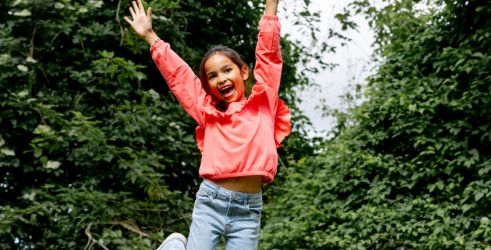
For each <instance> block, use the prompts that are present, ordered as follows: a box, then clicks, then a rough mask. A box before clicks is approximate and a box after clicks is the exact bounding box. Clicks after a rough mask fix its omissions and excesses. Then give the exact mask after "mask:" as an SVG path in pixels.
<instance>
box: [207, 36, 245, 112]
mask: <svg viewBox="0 0 491 250" xmlns="http://www.w3.org/2000/svg"><path fill="white" fill-rule="evenodd" d="M215 54H221V55H224V56H226V57H228V58H229V59H230V60H232V62H233V63H235V64H236V65H237V66H238V67H239V69H242V67H243V66H246V67H247V70H249V66H248V65H247V64H246V63H245V62H244V60H243V59H242V57H241V56H240V55H239V53H237V51H235V50H233V49H231V48H229V47H227V46H223V45H216V46H213V47H212V48H211V49H210V50H208V51H207V52H206V53H205V55H204V56H203V59H201V64H200V66H199V78H200V80H201V85H202V86H203V89H205V91H206V93H208V94H209V95H211V96H212V97H213V99H214V100H215V107H216V108H217V109H218V110H221V111H225V110H226V109H227V106H228V105H227V103H226V102H225V101H221V100H217V99H216V98H215V96H214V95H213V94H212V93H211V90H210V85H209V84H208V78H207V77H206V70H205V63H206V61H208V59H210V57H211V56H213V55H215ZM249 75H250V74H249ZM249 79H251V77H249ZM249 79H247V80H249ZM244 85H245V86H244V87H245V89H246V94H247V93H249V92H250V90H249V88H250V87H252V86H248V85H251V84H247V83H246V82H244Z"/></svg>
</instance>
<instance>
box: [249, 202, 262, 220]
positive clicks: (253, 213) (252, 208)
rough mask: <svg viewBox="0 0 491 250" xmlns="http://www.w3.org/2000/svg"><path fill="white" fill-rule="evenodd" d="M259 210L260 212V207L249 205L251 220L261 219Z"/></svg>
mask: <svg viewBox="0 0 491 250" xmlns="http://www.w3.org/2000/svg"><path fill="white" fill-rule="evenodd" d="M261 210H262V206H261V205H249V214H250V215H251V216H252V217H253V218H261Z"/></svg>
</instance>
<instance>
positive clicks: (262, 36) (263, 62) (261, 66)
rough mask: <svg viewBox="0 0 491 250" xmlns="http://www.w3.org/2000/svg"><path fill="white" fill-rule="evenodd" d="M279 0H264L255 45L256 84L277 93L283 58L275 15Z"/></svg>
mask: <svg viewBox="0 0 491 250" xmlns="http://www.w3.org/2000/svg"><path fill="white" fill-rule="evenodd" d="M278 1H279V0H266V9H265V11H264V16H263V17H262V18H261V20H260V21H259V34H258V38H257V45H256V66H255V67H254V78H255V79H256V84H258V85H262V84H264V85H267V86H270V87H272V88H273V90H274V91H275V92H276V93H277V92H278V89H279V87H280V80H281V69H282V67H283V60H282V58H281V49H280V23H279V22H278V17H277V16H276V12H277V8H278Z"/></svg>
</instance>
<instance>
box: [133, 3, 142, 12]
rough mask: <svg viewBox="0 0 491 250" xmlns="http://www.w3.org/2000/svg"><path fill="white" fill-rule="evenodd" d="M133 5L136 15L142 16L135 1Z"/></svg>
mask: <svg viewBox="0 0 491 250" xmlns="http://www.w3.org/2000/svg"><path fill="white" fill-rule="evenodd" d="M132 4H133V10H134V11H135V14H140V8H138V5H137V4H136V2H135V1H133V2H132Z"/></svg>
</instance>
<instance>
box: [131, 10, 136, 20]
mask: <svg viewBox="0 0 491 250" xmlns="http://www.w3.org/2000/svg"><path fill="white" fill-rule="evenodd" d="M130 13H131V17H132V18H133V20H135V18H136V13H135V11H134V10H133V8H131V7H130Z"/></svg>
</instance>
